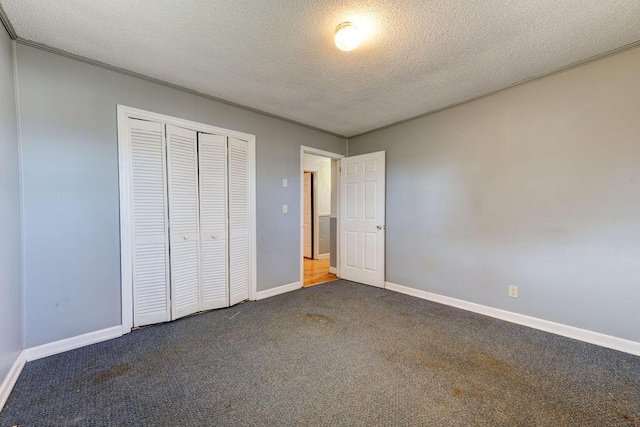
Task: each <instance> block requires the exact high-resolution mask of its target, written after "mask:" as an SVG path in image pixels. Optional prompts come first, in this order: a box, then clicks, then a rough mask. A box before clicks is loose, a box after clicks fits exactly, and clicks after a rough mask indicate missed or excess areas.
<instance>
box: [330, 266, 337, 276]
mask: <svg viewBox="0 0 640 427" xmlns="http://www.w3.org/2000/svg"><path fill="white" fill-rule="evenodd" d="M329 273H331V274H338V269H337V268H335V267H329Z"/></svg>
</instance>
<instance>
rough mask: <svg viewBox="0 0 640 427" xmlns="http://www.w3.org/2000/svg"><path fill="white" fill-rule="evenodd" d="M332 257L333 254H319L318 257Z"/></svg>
mask: <svg viewBox="0 0 640 427" xmlns="http://www.w3.org/2000/svg"><path fill="white" fill-rule="evenodd" d="M327 258H331V254H319V255H318V256H317V257H316V259H327Z"/></svg>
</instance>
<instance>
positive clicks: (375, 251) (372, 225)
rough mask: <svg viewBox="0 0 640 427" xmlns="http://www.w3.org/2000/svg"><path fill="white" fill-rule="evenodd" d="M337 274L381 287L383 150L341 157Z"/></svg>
mask: <svg viewBox="0 0 640 427" xmlns="http://www.w3.org/2000/svg"><path fill="white" fill-rule="evenodd" d="M341 166H342V172H341V180H340V183H341V184H340V185H341V193H340V194H341V199H342V201H341V202H342V203H341V207H340V217H341V218H340V219H341V221H340V223H341V225H340V227H341V230H342V231H341V239H340V277H341V278H343V279H346V280H352V281H354V282H359V283H365V284H367V285H372V286H378V287H381V288H382V287H384V279H385V274H384V266H385V260H384V255H385V254H384V250H385V152H384V151H380V152H377V153H371V154H363V155H361V156H353V157H347V158H346V159H344V160H342V164H341Z"/></svg>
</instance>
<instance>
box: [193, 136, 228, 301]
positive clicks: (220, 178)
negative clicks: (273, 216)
mask: <svg viewBox="0 0 640 427" xmlns="http://www.w3.org/2000/svg"><path fill="white" fill-rule="evenodd" d="M198 141H199V150H198V156H199V162H200V227H201V242H202V243H201V248H202V249H201V250H202V253H201V259H202V275H201V278H202V287H201V301H202V308H203V310H211V309H214V308H220V307H227V306H228V305H229V297H228V295H229V294H228V275H227V137H225V136H222V135H211V134H206V133H200V134H198Z"/></svg>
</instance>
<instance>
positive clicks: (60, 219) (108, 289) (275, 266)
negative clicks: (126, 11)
mask: <svg viewBox="0 0 640 427" xmlns="http://www.w3.org/2000/svg"><path fill="white" fill-rule="evenodd" d="M18 74H19V85H20V107H21V110H20V111H21V118H22V129H23V141H22V142H23V150H24V151H23V155H24V203H25V215H24V221H25V251H26V255H25V262H26V271H27V272H28V274H27V275H26V312H27V316H26V326H25V328H26V344H27V346H28V347H31V346H36V345H39V344H43V343H47V342H51V341H56V340H60V339H63V338H67V337H71V336H75V335H78V334H82V333H86V332H91V331H95V330H99V329H103V328H107V327H110V326H115V325H119V324H120V318H121V317H120V315H121V313H120V311H121V310H120V249H119V219H118V215H119V214H118V209H119V208H118V156H117V132H116V131H117V129H116V104H124V105H127V106H131V107H136V108H141V109H145V110H150V111H154V112H157V113H162V114H168V115H171V116H176V117H180V118H184V119H189V120H194V121H198V122H202V123H206V124H211V125H216V126H220V127H224V128H228V129H233V130H237V131H242V132H247V133H251V134H255V135H256V138H257V142H256V146H257V238H258V248H257V251H258V259H257V263H258V272H257V273H258V290H259V291H260V290H265V289H269V288H272V287H275V286H280V285H284V284H288V283H293V282H297V281H298V280H299V275H300V262H302V260H301V259H300V258H299V254H300V234H299V233H300V229H299V224H300V200H299V197H300V196H299V195H300V177H299V171H300V163H299V162H300V145H306V146H311V147H317V148H320V149H323V150H328V151H331V152H336V153H344V152H345V148H346V144H345V141H344V140H343V139H341V138H337V137H333V136H330V135H328V134H324V133H321V132H317V131H313V130H310V129H307V128H304V127H301V126H297V125H294V124H291V123H288V122H284V121H281V120H277V119H273V118H270V117H267V116H263V115H260V114H256V113H252V112H248V111H246V110H242V109H239V108H235V107H231V106H228V105H225V104H222V103H218V102H215V101H211V100H209V99H206V98H202V97H198V96H195V95H192V94H188V93H185V92H181V91H178V90H175V89H171V88H167V87H164V86H161V85H157V84H154V83H150V82H147V81H144V80H140V79H136V78H133V77H129V76H126V75H123V74H120V73H116V72H113V71H109V70H105V69H102V68H99V67H95V66H92V65H88V64H85V63H82V62H79V61H75V60H72V59H68V58H65V57H62V56H59V55H55V54H52V53H49V52H46V51H43V50H39V49H35V48H32V47H27V46H24V45H19V46H18ZM282 178H288V180H289V186H288V187H287V188H283V187H282ZM283 203H287V204H288V205H289V213H288V214H283V213H282V204H283Z"/></svg>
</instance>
